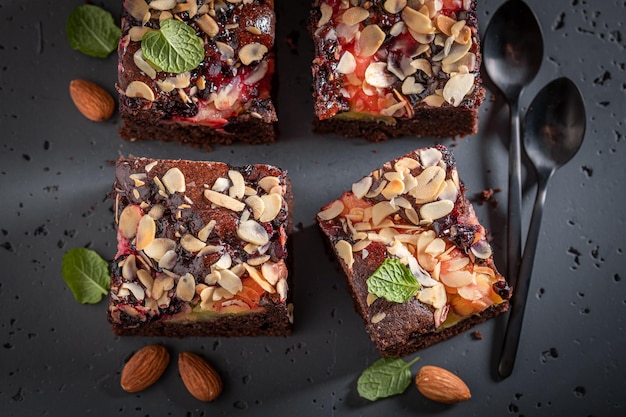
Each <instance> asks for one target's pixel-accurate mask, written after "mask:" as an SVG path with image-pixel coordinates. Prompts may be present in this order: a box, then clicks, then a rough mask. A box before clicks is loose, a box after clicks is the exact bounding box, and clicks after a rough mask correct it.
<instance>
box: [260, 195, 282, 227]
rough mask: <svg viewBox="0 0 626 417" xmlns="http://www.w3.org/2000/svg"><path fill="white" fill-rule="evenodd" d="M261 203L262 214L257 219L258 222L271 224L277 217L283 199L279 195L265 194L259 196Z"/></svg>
mask: <svg viewBox="0 0 626 417" xmlns="http://www.w3.org/2000/svg"><path fill="white" fill-rule="evenodd" d="M261 200H262V201H263V207H264V209H263V214H262V215H261V216H260V217H259V221H260V222H271V221H272V220H274V219H275V218H276V216H278V213H280V209H281V208H282V206H283V198H282V197H281V196H280V194H266V195H263V196H261Z"/></svg>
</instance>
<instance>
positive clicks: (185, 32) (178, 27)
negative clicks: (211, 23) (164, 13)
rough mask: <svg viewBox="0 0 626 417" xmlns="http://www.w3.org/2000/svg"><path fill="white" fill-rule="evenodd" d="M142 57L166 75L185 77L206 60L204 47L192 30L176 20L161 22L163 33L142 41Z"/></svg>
mask: <svg viewBox="0 0 626 417" xmlns="http://www.w3.org/2000/svg"><path fill="white" fill-rule="evenodd" d="M141 50H142V52H143V57H144V58H145V59H147V60H148V61H150V62H151V63H152V64H154V65H155V66H157V67H158V68H160V69H161V70H163V71H165V72H175V73H178V74H180V73H183V72H185V71H189V70H192V69H194V68H196V67H197V66H198V65H200V63H201V62H202V60H203V59H204V43H203V41H202V39H201V38H199V37H198V36H196V32H195V31H194V30H193V28H192V27H190V26H188V25H186V24H185V23H183V22H181V21H179V20H176V19H167V20H164V21H163V22H161V29H160V30H154V31H148V32H146V33H145V34H144V35H143V38H142V39H141Z"/></svg>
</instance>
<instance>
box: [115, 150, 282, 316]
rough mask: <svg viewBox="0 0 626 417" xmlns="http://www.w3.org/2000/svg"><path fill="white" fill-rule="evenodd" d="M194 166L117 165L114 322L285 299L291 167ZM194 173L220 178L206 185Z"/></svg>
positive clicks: (238, 309)
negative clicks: (287, 170) (288, 170)
mask: <svg viewBox="0 0 626 417" xmlns="http://www.w3.org/2000/svg"><path fill="white" fill-rule="evenodd" d="M196 164H202V165H200V166H195V165H194V163H192V162H187V164H179V166H177V165H173V162H171V161H168V162H161V161H151V160H143V159H142V160H140V162H136V163H131V162H128V161H121V162H119V163H118V167H117V170H116V172H117V180H116V183H115V186H114V191H113V193H114V198H115V202H116V203H115V220H116V224H117V238H118V248H117V254H116V256H115V260H114V261H113V267H112V278H111V301H112V302H111V305H110V315H111V317H112V320H113V321H114V322H115V323H122V324H124V325H127V326H133V325H139V324H140V323H142V322H146V321H154V320H161V321H194V320H202V319H210V318H211V317H213V316H215V315H220V314H234V313H248V312H254V311H260V310H263V309H264V308H265V306H266V305H268V304H269V303H274V304H280V303H285V302H286V300H287V296H288V291H289V288H288V283H287V278H288V270H287V266H286V264H285V260H286V257H287V249H286V244H287V232H288V230H287V227H288V224H289V223H288V222H289V221H288V218H289V207H288V204H287V202H286V201H285V198H284V196H285V193H286V191H287V180H286V177H285V174H284V173H283V172H281V171H280V170H278V169H277V168H274V167H270V166H267V165H263V166H261V168H260V169H259V166H256V165H251V166H248V167H245V168H240V169H238V168H233V167H230V166H227V165H226V164H221V163H196ZM196 170H201V171H208V172H211V173H212V174H210V175H212V176H213V178H212V179H211V180H209V181H208V182H203V183H198V182H196V181H197V179H198V178H200V177H199V176H198V175H194V171H196ZM196 174H197V173H196ZM188 175H190V178H187V176H188ZM203 178H206V174H203Z"/></svg>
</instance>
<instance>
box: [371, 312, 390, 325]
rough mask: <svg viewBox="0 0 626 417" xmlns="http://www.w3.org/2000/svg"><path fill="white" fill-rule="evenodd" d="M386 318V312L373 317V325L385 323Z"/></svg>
mask: <svg viewBox="0 0 626 417" xmlns="http://www.w3.org/2000/svg"><path fill="white" fill-rule="evenodd" d="M385 317H387V313H385V312H382V311H381V312H379V313H376V314H374V315H373V316H372V324H377V323H380V322H381V321H383V320H384V319H385Z"/></svg>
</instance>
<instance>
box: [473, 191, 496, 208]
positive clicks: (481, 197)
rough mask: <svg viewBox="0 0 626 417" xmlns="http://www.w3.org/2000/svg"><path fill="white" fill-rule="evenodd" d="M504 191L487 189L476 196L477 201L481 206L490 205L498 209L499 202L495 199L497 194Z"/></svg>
mask: <svg viewBox="0 0 626 417" xmlns="http://www.w3.org/2000/svg"><path fill="white" fill-rule="evenodd" d="M500 191H502V189H500V188H495V189H494V188H487V189H484V190H482V191H481V192H479V193H478V194H477V195H476V200H477V203H478V204H479V205H481V206H482V205H483V204H485V203H490V204H491V206H492V207H494V208H495V207H498V200H497V199H496V198H495V195H496V193H499V192H500Z"/></svg>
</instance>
